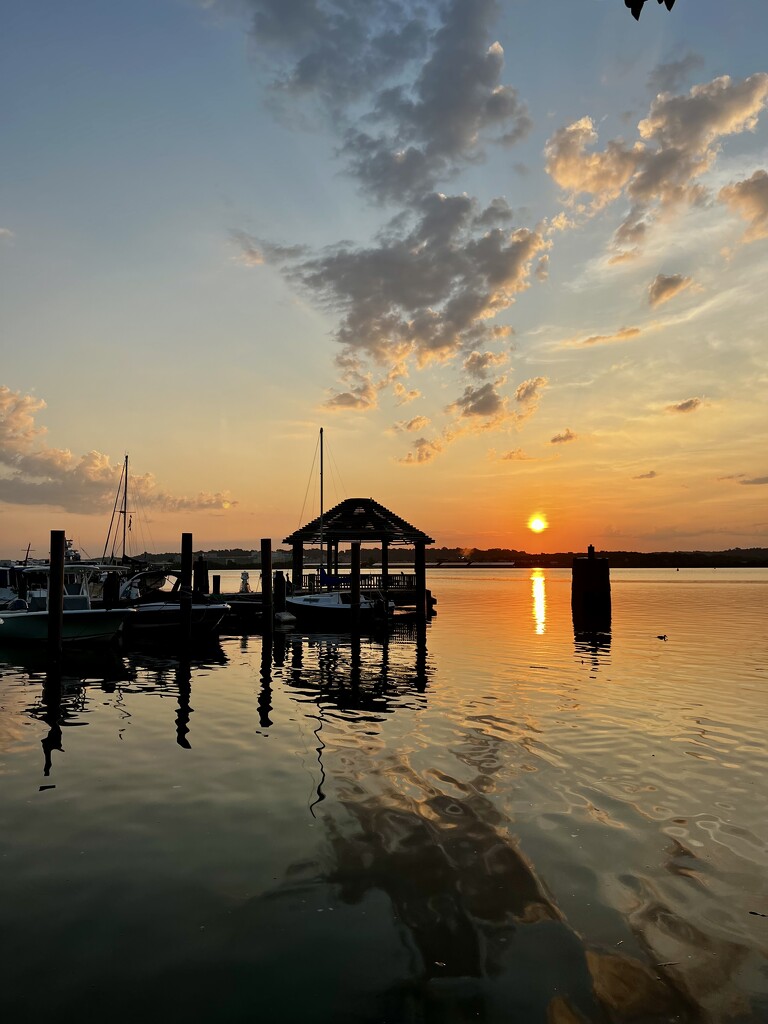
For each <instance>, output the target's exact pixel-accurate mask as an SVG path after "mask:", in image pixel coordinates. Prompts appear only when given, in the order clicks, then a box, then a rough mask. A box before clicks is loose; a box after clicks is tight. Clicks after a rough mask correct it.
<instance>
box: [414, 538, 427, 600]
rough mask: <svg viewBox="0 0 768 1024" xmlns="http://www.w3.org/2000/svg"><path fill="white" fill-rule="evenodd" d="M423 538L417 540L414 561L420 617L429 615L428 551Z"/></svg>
mask: <svg viewBox="0 0 768 1024" xmlns="http://www.w3.org/2000/svg"><path fill="white" fill-rule="evenodd" d="M426 551H427V549H426V544H425V543H424V541H423V540H417V541H416V544H415V546H414V552H413V556H414V557H413V561H414V566H413V567H414V571H415V573H416V614H417V615H418V617H419V619H426V617H427V553H426Z"/></svg>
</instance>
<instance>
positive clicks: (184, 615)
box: [180, 533, 192, 643]
mask: <svg viewBox="0 0 768 1024" xmlns="http://www.w3.org/2000/svg"><path fill="white" fill-rule="evenodd" d="M180 594H181V597H180V606H181V639H182V641H183V642H185V643H188V642H189V641H190V640H191V638H192V534H191V533H182V535H181V582H180Z"/></svg>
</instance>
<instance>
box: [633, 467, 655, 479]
mask: <svg viewBox="0 0 768 1024" xmlns="http://www.w3.org/2000/svg"><path fill="white" fill-rule="evenodd" d="M658 475H659V474H658V473H657V472H656V470H655V469H652V470H650V472H648V473H641V474H640V475H639V476H633V477H632V479H633V480H655V479H656V477H657V476H658Z"/></svg>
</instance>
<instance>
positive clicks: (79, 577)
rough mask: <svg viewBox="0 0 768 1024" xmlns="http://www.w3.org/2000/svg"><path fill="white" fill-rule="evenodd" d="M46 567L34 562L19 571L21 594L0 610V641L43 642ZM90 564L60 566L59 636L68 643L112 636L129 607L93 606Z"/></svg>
mask: <svg viewBox="0 0 768 1024" xmlns="http://www.w3.org/2000/svg"><path fill="white" fill-rule="evenodd" d="M49 571H50V570H49V567H48V566H42V565H36V566H30V567H28V568H26V569H24V570H23V571H20V570H19V569H18V567H17V578H23V579H24V582H25V586H24V587H23V593H24V594H25V596H23V597H22V596H20V595H18V594H17V596H16V597H15V598H14V599H13V600H12V601H11V602H10V604H9V606H8V607H7V608H4V609H2V612H0V642H5V641H8V642H18V641H22V642H24V643H27V642H33V643H40V642H44V641H45V640H47V638H48V574H49ZM92 574H93V567H90V566H84V565H78V566H77V567H74V566H72V565H66V566H65V568H64V595H63V604H64V611H63V615H62V640H63V641H64V642H68V643H95V642H104V641H109V640H113V639H114V638H115V637H116V636H117V634H118V633H119V632H120V630H121V629H122V628H123V625H124V623H125V621H126V619H128V618H130V617H131V615H133V614H134V613H133V612H132V611H131V610H130V609H129V608H93V607H92V606H91V597H90V593H89V582H90V578H91V575H92Z"/></svg>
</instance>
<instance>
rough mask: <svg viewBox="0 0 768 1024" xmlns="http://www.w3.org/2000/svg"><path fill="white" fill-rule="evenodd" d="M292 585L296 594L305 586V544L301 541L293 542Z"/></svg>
mask: <svg viewBox="0 0 768 1024" xmlns="http://www.w3.org/2000/svg"><path fill="white" fill-rule="evenodd" d="M291 584H292V586H293V592H294V594H298V593H299V591H300V590H301V589H302V587H303V585H304V543H303V541H300V540H295V541H294V542H293V548H292V556H291Z"/></svg>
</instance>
